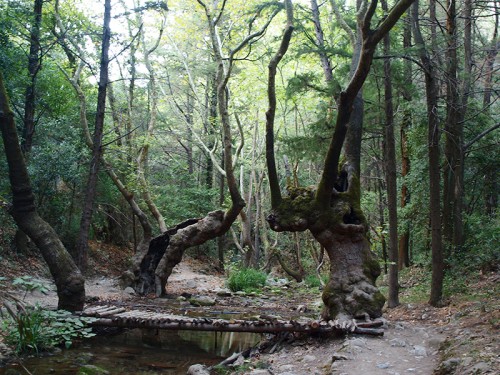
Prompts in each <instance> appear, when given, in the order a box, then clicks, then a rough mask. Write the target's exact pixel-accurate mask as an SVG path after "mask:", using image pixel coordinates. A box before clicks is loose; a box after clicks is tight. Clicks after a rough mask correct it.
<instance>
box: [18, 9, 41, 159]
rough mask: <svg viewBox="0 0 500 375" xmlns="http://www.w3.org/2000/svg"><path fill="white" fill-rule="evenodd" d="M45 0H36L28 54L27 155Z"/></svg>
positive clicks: (24, 144)
mask: <svg viewBox="0 0 500 375" xmlns="http://www.w3.org/2000/svg"><path fill="white" fill-rule="evenodd" d="M42 6H43V0H35V2H34V6H33V21H32V23H31V31H30V52H29V55H28V76H29V83H28V86H27V87H26V91H25V95H24V127H23V137H22V143H21V149H22V151H23V153H24V154H25V155H28V154H29V153H30V152H31V148H32V146H33V135H34V133H35V107H36V78H37V75H38V71H39V70H40V66H41V58H42V57H41V47H40V27H41V24H42Z"/></svg>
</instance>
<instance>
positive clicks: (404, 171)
mask: <svg viewBox="0 0 500 375" xmlns="http://www.w3.org/2000/svg"><path fill="white" fill-rule="evenodd" d="M410 47H411V15H410V14H408V15H407V16H406V19H405V31H404V37H403V48H405V49H408V48H410ZM404 77H405V78H404V80H405V83H404V84H403V86H404V87H403V89H402V96H403V99H404V102H405V105H406V106H408V107H409V105H410V102H411V86H412V63H411V62H410V61H405V67H404ZM411 122H412V116H411V109H410V108H405V109H404V111H403V119H402V121H401V130H400V134H401V137H400V138H401V140H400V149H401V176H402V177H403V184H402V187H401V201H400V207H401V208H404V207H406V204H407V203H408V202H409V200H410V192H409V190H408V185H407V184H406V182H405V177H406V176H407V175H408V173H409V172H410V156H409V154H408V135H407V131H408V129H409V128H410V126H411ZM409 248H410V223H409V221H408V223H407V224H406V225H405V227H404V229H403V232H402V233H401V235H400V237H399V251H398V261H399V270H402V269H403V267H409V266H410V249H409Z"/></svg>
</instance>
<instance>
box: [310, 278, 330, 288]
mask: <svg viewBox="0 0 500 375" xmlns="http://www.w3.org/2000/svg"><path fill="white" fill-rule="evenodd" d="M321 279H322V280H323V282H324V283H325V284H326V282H327V281H328V276H321ZM304 282H305V283H306V285H307V286H308V287H310V288H320V287H321V281H320V279H319V277H318V276H317V275H307V276H306V278H305V279H304Z"/></svg>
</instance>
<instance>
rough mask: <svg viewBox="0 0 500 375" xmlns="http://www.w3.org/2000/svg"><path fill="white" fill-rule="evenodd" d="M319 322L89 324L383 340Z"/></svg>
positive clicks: (366, 331) (367, 331) (377, 332)
mask: <svg viewBox="0 0 500 375" xmlns="http://www.w3.org/2000/svg"><path fill="white" fill-rule="evenodd" d="M321 323H322V322H320V321H315V320H311V321H310V322H307V323H299V322H297V321H276V322H266V324H262V322H259V321H239V322H237V323H236V322H234V321H228V320H224V319H216V320H213V321H211V322H206V321H203V320H200V319H190V318H184V319H176V318H167V317H165V318H162V319H158V318H156V319H147V318H144V317H141V316H134V317H133V318H131V317H130V316H125V317H122V318H118V317H113V318H111V317H104V318H98V319H97V320H95V321H94V322H92V323H90V325H91V326H94V327H121V328H145V327H147V328H153V329H165V330H180V331H212V332H253V333H279V332H298V333H357V334H363V335H372V336H383V334H384V331H383V330H381V329H375V328H363V327H352V326H342V325H326V324H321Z"/></svg>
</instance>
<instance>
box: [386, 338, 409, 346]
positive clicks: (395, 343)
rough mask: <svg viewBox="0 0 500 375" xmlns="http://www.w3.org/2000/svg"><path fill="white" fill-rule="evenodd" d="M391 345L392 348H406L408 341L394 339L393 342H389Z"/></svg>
mask: <svg viewBox="0 0 500 375" xmlns="http://www.w3.org/2000/svg"><path fill="white" fill-rule="evenodd" d="M389 343H390V344H391V346H395V347H398V348H404V347H405V346H406V341H405V340H403V339H392V340H391V341H389Z"/></svg>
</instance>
